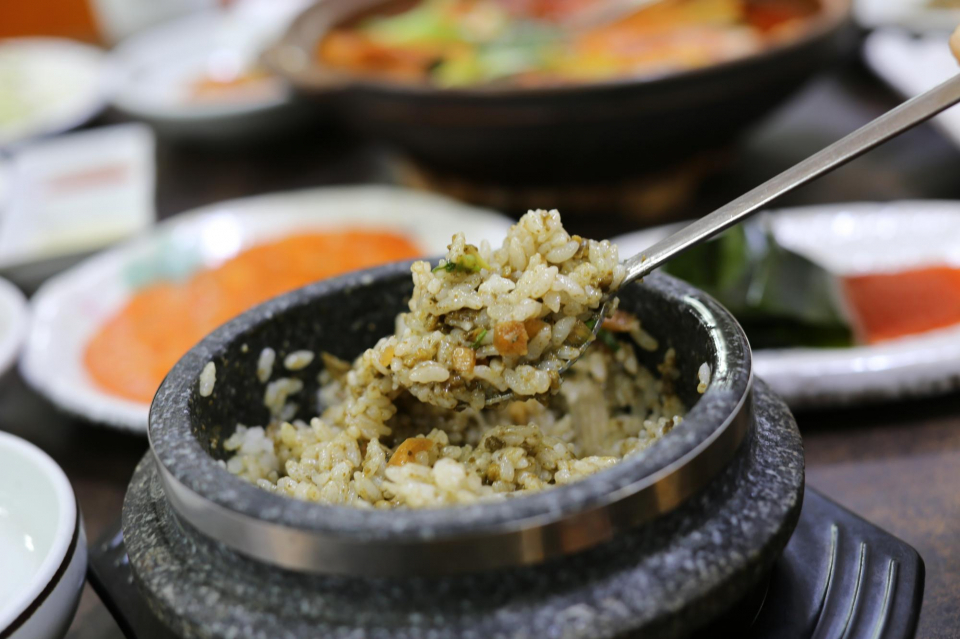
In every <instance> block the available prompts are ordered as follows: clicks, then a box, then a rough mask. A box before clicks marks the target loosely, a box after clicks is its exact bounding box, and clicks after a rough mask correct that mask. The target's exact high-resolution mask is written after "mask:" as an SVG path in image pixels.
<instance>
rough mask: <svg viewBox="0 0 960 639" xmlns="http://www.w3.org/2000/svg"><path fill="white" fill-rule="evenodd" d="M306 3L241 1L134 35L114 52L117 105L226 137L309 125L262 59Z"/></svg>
mask: <svg viewBox="0 0 960 639" xmlns="http://www.w3.org/2000/svg"><path fill="white" fill-rule="evenodd" d="M303 5H304V3H303V2H299V1H296V0H288V1H283V2H241V3H237V4H236V5H233V6H230V7H227V8H225V9H209V10H206V11H202V12H199V13H195V14H191V15H189V16H186V17H182V18H178V19H176V20H174V21H171V22H165V23H162V24H160V25H158V26H155V27H152V28H150V29H148V30H146V31H143V32H141V33H137V34H135V35H133V36H131V37H130V38H128V39H126V40H124V41H122V42H121V43H120V44H119V45H118V46H117V47H116V48H115V49H114V50H113V52H112V53H111V57H112V59H113V60H114V62H115V64H116V67H117V70H118V87H117V92H116V95H115V96H114V100H113V103H114V106H116V107H117V108H118V109H120V110H121V111H123V112H125V113H127V114H129V115H130V116H133V117H135V118H138V119H142V120H145V121H147V122H149V123H150V124H152V125H153V126H154V127H156V128H157V129H158V130H159V131H161V132H162V133H163V134H166V135H171V136H176V137H189V138H195V139H196V138H200V139H206V140H220V141H221V142H224V141H228V140H237V139H246V138H249V137H258V136H264V135H269V134H270V133H275V132H277V131H280V130H284V129H289V128H290V127H292V126H296V125H297V124H299V123H302V118H303V117H304V116H305V115H307V114H305V113H304V111H303V110H302V109H298V108H297V105H295V104H294V103H293V100H292V96H291V94H290V91H289V89H288V88H287V86H286V83H285V82H283V81H282V80H281V79H279V78H277V77H275V76H274V75H273V74H271V73H270V72H268V71H267V70H266V69H265V68H264V67H263V66H261V64H260V62H259V58H260V54H261V52H262V49H263V48H264V47H265V46H267V45H268V44H270V43H271V42H272V41H273V39H275V38H276V37H279V35H280V34H281V33H282V32H283V29H284V28H285V27H286V24H287V22H288V21H289V20H290V19H291V18H292V16H293V15H294V14H295V12H296V11H298V10H299V9H301V8H302V7H303Z"/></svg>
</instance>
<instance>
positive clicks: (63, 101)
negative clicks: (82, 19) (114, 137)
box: [0, 38, 111, 149]
mask: <svg viewBox="0 0 960 639" xmlns="http://www.w3.org/2000/svg"><path fill="white" fill-rule="evenodd" d="M0 71H2V74H3V75H4V76H5V77H6V76H9V78H10V79H8V81H7V83H6V84H5V85H4V86H5V87H7V86H12V87H14V89H13V90H12V92H11V93H10V95H8V96H6V97H5V99H6V100H7V101H8V102H10V103H11V104H13V105H14V106H12V107H10V108H12V109H14V111H15V114H14V115H13V116H9V117H7V119H6V121H4V122H0V148H2V149H6V148H13V147H15V146H16V145H18V144H20V143H22V142H25V141H27V140H30V139H33V138H37V137H42V136H46V135H53V134H56V133H62V132H63V131H67V130H69V129H73V128H75V127H78V126H80V125H81V124H83V123H84V122H86V121H87V120H89V119H91V118H92V117H93V116H95V115H96V114H97V113H99V112H100V111H101V110H102V109H103V107H104V105H105V104H106V100H107V96H108V95H109V93H110V88H111V74H110V67H109V64H108V63H107V58H106V54H105V53H104V52H103V51H102V50H100V49H98V48H96V47H92V46H90V45H87V44H81V43H79V42H76V41H74V40H68V39H66V38H9V39H0ZM7 90H10V89H7Z"/></svg>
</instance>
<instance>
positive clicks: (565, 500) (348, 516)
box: [149, 262, 753, 575]
mask: <svg viewBox="0 0 960 639" xmlns="http://www.w3.org/2000/svg"><path fill="white" fill-rule="evenodd" d="M411 290H412V283H411V278H410V269H409V262H408V263H399V264H394V265H389V266H385V267H382V268H378V269H373V270H369V271H362V272H357V273H353V274H350V275H346V276H343V277H340V278H336V279H331V280H326V281H323V282H319V283H317V284H313V285H311V286H308V287H306V288H303V289H300V290H298V291H295V292H293V293H290V294H288V295H285V296H281V297H278V298H276V299H274V300H272V301H270V302H267V303H266V304H263V305H261V306H259V307H257V308H255V309H253V310H251V311H249V312H247V313H245V314H243V315H241V316H240V317H238V318H237V319H235V320H233V321H231V322H229V323H228V324H226V325H224V326H223V327H221V328H220V329H218V330H217V331H216V332H214V333H213V334H211V335H210V336H209V337H207V338H206V339H204V340H203V341H202V342H200V343H199V344H198V345H197V346H196V347H194V348H193V349H192V350H191V351H190V352H189V353H188V354H187V355H186V356H184V358H183V359H182V360H181V361H180V362H179V363H178V364H177V365H176V366H175V367H174V369H173V370H172V372H171V373H170V374H169V376H168V377H167V379H166V380H165V381H164V382H163V385H162V386H161V387H160V390H159V392H158V393H157V396H156V398H155V399H154V402H153V406H152V408H151V412H150V430H149V434H150V444H151V447H152V450H153V453H154V456H155V457H156V460H157V462H158V467H159V471H160V476H161V479H162V482H163V486H164V491H165V493H166V496H167V499H168V500H169V502H170V504H171V506H172V507H173V509H174V510H175V511H176V513H177V514H178V515H179V517H180V518H181V519H182V520H184V521H185V522H187V523H188V524H190V525H191V526H192V527H194V528H196V529H197V530H198V531H199V532H200V533H202V534H204V535H206V536H208V537H211V538H213V539H216V540H218V541H220V542H222V543H223V544H225V545H226V546H227V547H229V548H231V549H233V550H235V551H236V552H238V553H240V554H242V555H246V556H248V557H251V558H254V559H257V560H259V561H262V562H265V563H268V564H273V565H276V566H280V567H283V568H288V569H292V570H298V571H306V572H314V573H340V574H355V575H408V574H411V573H417V574H440V573H451V572H460V571H477V570H490V569H495V568H502V567H507V566H520V565H527V564H536V563H540V562H543V561H545V560H548V559H551V558H555V557H560V556H564V555H569V554H571V553H576V552H579V551H583V550H585V549H587V548H590V547H592V546H595V545H597V544H600V543H602V542H605V541H608V540H610V539H612V538H614V537H615V536H616V535H617V534H618V533H620V532H621V531H623V530H626V529H629V528H631V527H634V526H637V525H639V524H642V523H643V522H645V521H648V520H650V519H652V518H655V517H658V516H660V515H662V514H664V513H666V512H668V511H670V510H672V509H674V508H676V507H677V506H679V505H680V504H682V503H683V502H684V501H685V500H687V499H688V498H690V497H691V496H692V495H694V494H695V493H697V492H698V491H700V490H701V489H703V488H704V487H705V486H707V485H708V484H709V483H710V482H711V480H712V479H713V478H714V477H715V476H716V475H717V473H719V472H720V471H721V470H723V469H724V468H725V467H726V466H727V464H728V463H729V462H730V460H731V459H732V457H733V455H734V454H735V452H736V451H737V448H738V446H739V445H740V443H741V441H742V440H743V439H744V436H745V434H746V433H747V431H748V430H749V429H750V427H751V424H752V419H753V416H752V405H753V404H752V402H751V401H750V395H751V384H752V376H751V363H750V362H751V358H750V347H749V345H748V343H747V339H746V337H745V336H744V334H743V331H742V330H741V328H740V326H739V325H738V324H737V323H736V321H735V320H734V319H733V317H731V316H730V314H729V313H728V312H727V311H726V310H724V309H723V307H721V306H720V305H719V304H718V303H717V302H715V301H714V300H713V299H711V298H709V297H708V296H706V295H705V294H703V293H701V292H699V291H697V290H695V289H693V288H691V287H689V286H687V285H685V284H682V283H681V282H679V281H677V280H674V279H671V278H668V277H666V276H655V277H650V278H647V280H646V281H645V282H644V283H642V284H640V285H634V286H630V287H628V288H626V289H624V290H623V291H622V292H621V295H620V299H621V306H622V308H625V309H627V310H629V311H632V312H635V313H637V314H638V315H639V316H640V317H641V318H642V321H643V325H644V328H645V329H646V330H648V331H649V332H650V333H651V334H653V335H654V336H656V338H657V339H658V340H659V344H660V349H659V351H657V352H655V353H643V354H642V355H641V357H642V358H643V360H642V361H643V362H644V363H645V364H646V365H647V366H649V367H650V368H651V370H656V364H657V363H658V362H660V361H661V360H662V357H663V354H664V351H665V349H667V348H670V347H672V348H674V349H676V353H677V363H678V366H679V372H680V377H679V379H678V380H677V382H676V390H677V393H678V395H679V396H680V397H681V399H682V400H683V401H684V403H685V404H686V405H687V406H688V407H690V410H689V412H688V414H687V416H686V417H685V418H684V420H683V422H682V424H681V425H680V426H678V427H676V428H674V429H673V430H671V431H670V432H669V433H667V434H666V435H665V436H664V437H663V438H662V439H661V440H659V441H658V442H657V443H656V444H654V445H653V446H652V447H651V448H649V449H648V450H647V451H645V452H644V453H643V454H640V455H635V456H631V457H628V458H627V459H625V460H624V461H622V462H621V463H619V464H617V465H616V466H614V467H613V468H611V469H608V470H605V471H603V472H600V473H597V474H595V475H592V476H590V477H588V478H586V479H584V480H582V481H580V482H576V483H573V484H571V485H567V486H563V487H558V488H555V489H551V490H546V491H543V492H541V493H536V494H533V495H530V496H525V497H520V498H515V499H508V500H505V501H503V502H499V503H492V504H481V505H470V506H458V507H451V508H436V509H427V510H407V509H398V510H364V509H357V508H353V507H347V506H331V505H321V504H316V503H308V502H304V501H298V500H294V499H290V498H287V497H283V496H280V495H275V494H272V493H269V492H267V491H264V490H261V489H260V488H257V487H256V486H254V485H252V484H250V483H248V482H246V481H244V480H242V479H240V478H238V477H235V476H234V475H232V474H230V473H229V472H228V471H227V470H226V469H225V468H224V467H223V465H222V464H221V463H218V462H219V461H220V460H223V459H225V458H226V457H227V456H228V454H227V453H226V451H224V450H223V447H222V444H223V442H224V440H226V439H227V437H229V436H230V434H231V433H232V432H233V431H234V429H235V427H236V424H237V423H242V424H247V425H256V424H266V423H268V421H269V415H268V412H267V409H266V408H264V406H263V395H264V385H263V384H262V383H261V382H260V381H259V380H258V378H257V375H256V369H257V359H258V357H259V354H260V352H261V350H262V349H263V348H265V347H268V346H269V347H271V348H273V349H275V350H276V352H277V356H278V359H279V360H280V361H282V358H283V357H284V356H285V355H286V354H287V353H290V352H293V351H296V350H302V349H309V350H312V351H315V352H318V353H319V352H323V351H326V352H329V353H332V354H334V355H336V356H338V357H341V358H344V359H348V360H352V359H353V358H355V357H356V356H358V355H359V354H360V353H361V352H362V351H363V350H364V349H365V348H367V347H370V346H372V345H373V344H374V343H375V342H376V341H377V339H378V338H380V337H382V336H384V335H387V334H389V333H391V332H392V331H393V327H394V318H395V316H396V314H397V313H398V312H400V311H402V310H404V309H405V308H406V303H407V301H408V299H409V296H410V292H411ZM209 362H214V364H215V366H216V383H215V385H214V388H213V393H212V394H211V395H209V396H207V397H203V396H201V395H200V392H199V377H200V373H201V371H202V370H203V369H204V367H205V366H206V365H207V364H208V363H209ZM704 362H706V363H707V364H708V365H709V366H710V369H711V371H712V379H711V382H710V385H709V388H708V390H707V391H706V393H705V394H703V395H700V394H699V393H698V392H697V384H698V378H697V371H698V369H699V368H700V366H701V364H703V363H704ZM321 367H322V363H321V358H320V357H317V358H315V359H314V361H313V363H312V364H311V365H310V366H308V367H307V368H305V369H302V370H299V371H289V372H285V373H284V375H289V376H296V377H297V378H299V379H300V380H302V381H303V383H304V389H303V391H301V393H300V394H299V395H298V397H299V399H300V402H301V404H300V407H299V411H300V412H299V415H298V417H300V418H303V419H305V420H309V419H310V418H311V417H312V416H314V415H316V414H317V406H316V402H315V400H313V398H315V397H316V390H317V386H318V382H317V376H318V373H319V372H320V369H321Z"/></svg>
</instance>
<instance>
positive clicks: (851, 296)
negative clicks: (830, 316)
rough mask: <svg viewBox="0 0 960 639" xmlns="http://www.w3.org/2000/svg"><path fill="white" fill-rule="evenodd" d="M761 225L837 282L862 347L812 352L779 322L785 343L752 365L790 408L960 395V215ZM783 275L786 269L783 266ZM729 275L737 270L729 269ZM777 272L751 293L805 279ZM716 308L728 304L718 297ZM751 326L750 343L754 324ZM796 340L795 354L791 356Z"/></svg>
mask: <svg viewBox="0 0 960 639" xmlns="http://www.w3.org/2000/svg"><path fill="white" fill-rule="evenodd" d="M764 221H765V223H766V224H767V227H768V229H769V231H770V233H771V235H772V236H773V238H774V239H775V241H776V243H777V244H778V245H779V246H781V247H783V248H785V249H788V250H790V251H792V252H795V253H796V254H798V255H800V256H802V257H804V258H807V259H809V260H811V261H812V262H813V263H815V264H817V265H819V266H821V267H823V268H824V269H825V271H826V272H827V273H829V274H832V276H834V278H835V279H836V289H835V291H834V293H836V294H837V295H839V296H840V299H839V307H840V310H841V313H842V314H843V315H845V316H846V317H848V318H851V319H849V322H850V325H849V326H848V328H849V330H850V333H851V334H853V335H855V337H856V339H855V341H854V342H852V343H850V344H849V345H847V346H843V347H832V346H828V345H824V346H822V347H812V346H809V345H808V344H807V341H808V339H809V336H808V334H806V333H804V332H802V331H801V329H800V327H798V326H797V324H796V323H795V320H796V318H795V317H788V318H784V317H781V318H780V319H781V320H782V322H781V327H783V328H784V332H785V333H786V334H787V335H786V337H785V336H784V335H783V333H781V334H780V335H778V338H779V339H780V341H781V344H780V347H779V348H769V349H759V350H755V352H754V364H755V369H756V372H757V374H758V375H759V376H760V377H762V378H763V379H764V380H765V381H767V383H769V384H770V386H771V387H773V388H774V389H775V390H776V391H777V393H779V394H780V395H781V396H782V397H784V398H785V399H786V400H787V402H788V403H789V404H790V405H791V407H794V408H807V407H824V406H838V405H848V404H853V403H864V402H872V401H883V400H892V399H897V398H903V397H911V396H924V395H934V394H940V393H945V392H949V391H952V390H956V389H957V387H958V380H960V302H958V300H960V205H958V204H957V203H955V202H937V201H915V202H910V201H905V202H896V203H890V204H870V203H862V204H837V205H824V206H812V207H804V208H797V209H784V210H780V211H772V212H769V213H768V214H766V217H765V219H764ZM672 228H674V226H672V225H671V226H666V227H658V228H654V229H649V230H647V231H640V232H637V233H631V234H628V235H623V236H620V237H617V238H614V240H613V241H614V242H615V243H617V244H618V245H619V247H620V250H621V253H624V254H629V253H633V252H634V251H640V250H642V249H644V248H646V247H647V246H650V245H652V244H653V243H654V242H656V241H657V240H658V239H660V238H662V237H665V236H666V235H667V234H668V232H669V231H670V230H671V229H672ZM681 259H682V258H681ZM778 266H779V267H780V268H783V267H785V266H786V267H788V268H789V266H790V265H789V264H787V263H786V262H782V261H781V262H778ZM726 267H727V268H728V269H730V270H733V269H735V268H736V266H734V265H733V264H732V263H731V262H727V264H726ZM776 271H777V269H776V268H774V269H772V270H768V271H765V272H764V273H762V274H761V277H758V278H756V279H754V281H753V282H752V283H753V284H755V285H758V286H762V284H763V283H762V282H761V281H760V279H762V278H763V277H777V278H780V279H779V280H778V286H782V285H785V284H787V285H788V284H790V280H791V278H792V279H793V280H794V281H795V282H796V280H797V278H798V276H800V277H802V274H798V272H797V271H794V272H792V273H789V272H788V273H777V272H776ZM771 273H772V275H771ZM721 277H723V275H721ZM801 284H803V286H802V287H801V289H798V290H797V291H794V293H795V294H796V295H799V296H802V295H805V294H808V293H809V288H810V287H809V281H801ZM720 301H721V302H722V303H725V304H730V302H729V301H725V300H724V299H723V296H722V295H721V298H720ZM747 319H750V318H747ZM754 319H755V318H754ZM766 319H767V320H768V322H774V321H776V320H777V319H778V318H777V317H776V316H775V315H771V316H769V317H767V318H766ZM746 325H747V334H748V336H750V334H751V327H750V323H749V322H747V324H746ZM791 333H792V335H793V336H794V338H795V340H796V342H795V344H796V345H795V347H792V348H789V347H785V346H786V344H784V343H783V342H784V341H785V340H789V339H790V338H789V335H790V334H791ZM755 338H756V335H754V336H753V337H751V342H754V341H755Z"/></svg>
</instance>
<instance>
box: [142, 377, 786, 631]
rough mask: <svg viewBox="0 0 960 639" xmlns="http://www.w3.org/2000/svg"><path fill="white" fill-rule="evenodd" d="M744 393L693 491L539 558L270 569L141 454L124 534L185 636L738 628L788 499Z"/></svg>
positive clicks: (764, 429) (767, 402) (151, 593)
mask: <svg viewBox="0 0 960 639" xmlns="http://www.w3.org/2000/svg"><path fill="white" fill-rule="evenodd" d="M753 403H754V416H755V421H754V424H753V426H752V428H751V429H750V430H749V432H748V433H747V436H746V438H745V440H744V441H743V444H742V445H741V446H740V448H739V450H738V451H737V454H736V455H735V456H734V459H733V461H732V462H731V463H730V464H729V465H728V466H727V467H726V468H725V469H724V470H723V471H722V472H721V473H720V475H718V476H717V477H716V478H714V480H713V481H712V482H711V483H710V485H709V486H708V487H707V488H706V489H705V490H703V491H701V492H699V493H698V494H697V495H695V496H694V497H692V498H691V499H689V500H687V501H686V502H685V503H684V504H683V505H681V506H680V507H679V508H676V509H675V510H673V511H672V512H670V513H668V514H666V515H664V516H663V517H659V518H658V519H656V520H654V521H651V522H649V523H648V524H647V525H645V526H640V527H636V528H633V529H631V530H627V531H624V532H623V533H621V534H620V535H618V536H617V537H616V539H613V540H612V541H610V542H608V543H605V544H601V545H599V546H597V547H595V548H593V549H591V550H588V551H585V552H582V553H578V554H576V555H573V556H571V557H567V558H564V559H559V560H556V561H551V562H547V563H545V564H541V565H538V566H527V567H523V568H510V569H504V570H497V571H487V572H480V573H471V574H466V575H454V576H447V577H421V576H417V575H411V576H408V577H406V578H398V577H390V578H371V577H345V576H341V575H310V574H304V573H297V572H291V571H287V570H282V569H278V568H274V567H271V566H268V565H266V564H264V563H261V562H259V561H254V560H251V559H247V558H245V557H242V556H240V555H238V554H237V553H235V552H233V551H231V550H230V549H229V548H226V547H225V546H224V545H223V544H220V543H217V542H214V541H212V540H211V539H210V538H208V537H206V536H204V535H201V534H199V533H197V531H196V530H194V529H193V528H192V527H191V526H189V525H185V524H184V523H183V522H182V521H181V520H179V519H178V517H177V516H176V515H175V514H174V512H173V510H172V508H171V506H170V503H169V501H168V500H167V499H166V495H165V492H164V487H163V485H162V483H161V481H160V478H159V475H158V472H157V464H156V461H155V460H154V459H153V458H152V457H151V456H150V455H149V454H148V455H147V456H146V457H145V458H144V460H143V461H142V462H141V464H140V466H139V467H138V468H137V470H136V472H135V473H134V476H133V480H132V481H131V483H130V489H129V491H128V492H127V497H126V500H125V501H124V506H123V531H124V543H125V545H126V549H127V553H128V556H129V560H130V567H131V569H132V571H133V574H134V577H135V580H136V583H137V586H138V587H139V589H140V591H141V593H142V594H143V595H144V596H145V598H146V600H147V602H148V603H149V605H150V607H151V609H152V610H153V611H154V612H155V613H156V614H157V615H158V616H159V618H160V619H161V620H163V622H164V623H165V624H166V625H167V626H168V627H169V628H171V629H172V630H173V631H174V633H175V634H176V636H178V637H184V638H194V637H201V638H204V639H213V638H216V639H228V638H229V639H237V638H247V637H249V638H262V637H269V638H271V639H274V638H284V639H288V638H299V637H303V638H312V637H326V638H330V639H388V638H390V639H421V638H422V639H427V638H429V639H459V638H471V639H495V638H511V639H533V638H537V639H539V638H541V637H542V638H552V639H561V638H562V639H604V638H608V637H647V638H650V637H656V638H657V639H679V638H681V637H690V635H691V633H695V632H699V633H700V634H697V635H696V636H697V637H698V639H699V638H705V637H711V638H715V637H745V636H753V633H752V632H750V631H749V626H750V624H751V622H752V620H753V619H754V617H755V614H756V607H755V606H756V602H750V600H752V599H753V598H754V595H757V599H758V600H759V601H762V600H763V596H764V592H765V591H764V578H765V576H766V575H768V574H769V572H770V570H771V567H772V566H773V565H774V562H775V560H776V559H777V558H778V557H779V556H780V554H781V553H782V552H783V549H784V547H785V546H786V544H787V541H788V540H789V538H790V535H791V534H792V532H793V530H794V527H795V526H796V524H797V520H798V517H799V515H800V505H801V503H802V495H803V448H802V445H801V442H800V433H799V432H798V431H797V426H796V423H795V422H794V420H793V418H792V417H791V415H790V412H789V411H788V410H787V407H786V406H785V405H784V404H783V402H782V401H780V400H779V399H777V398H776V396H774V395H773V394H772V393H771V392H770V390H769V389H768V388H767V387H766V386H765V385H764V384H763V383H760V382H758V383H757V388H756V390H755V392H754V394H753ZM744 599H746V600H747V602H744ZM738 602H743V603H738ZM750 603H753V604H754V605H753V606H751V605H750ZM744 604H746V605H744ZM732 607H733V608H735V609H739V610H737V612H735V613H734V614H732V615H731V614H727V613H726V611H729V610H731V608H732ZM158 636H160V635H158ZM164 636H165V635H164Z"/></svg>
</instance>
